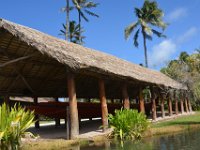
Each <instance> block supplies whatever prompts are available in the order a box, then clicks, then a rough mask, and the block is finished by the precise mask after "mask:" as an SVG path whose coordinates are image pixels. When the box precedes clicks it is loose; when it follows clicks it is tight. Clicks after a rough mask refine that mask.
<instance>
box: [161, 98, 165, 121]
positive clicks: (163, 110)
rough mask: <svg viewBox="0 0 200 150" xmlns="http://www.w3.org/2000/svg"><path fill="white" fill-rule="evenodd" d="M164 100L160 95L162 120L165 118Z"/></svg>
mask: <svg viewBox="0 0 200 150" xmlns="http://www.w3.org/2000/svg"><path fill="white" fill-rule="evenodd" d="M164 103H165V98H164V95H161V113H162V118H165V106H164Z"/></svg>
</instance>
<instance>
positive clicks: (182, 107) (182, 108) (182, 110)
mask: <svg viewBox="0 0 200 150" xmlns="http://www.w3.org/2000/svg"><path fill="white" fill-rule="evenodd" d="M180 102H181V114H183V113H184V106H183V98H182V97H181V100H180Z"/></svg>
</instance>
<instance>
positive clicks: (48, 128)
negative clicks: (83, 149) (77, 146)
mask: <svg viewBox="0 0 200 150" xmlns="http://www.w3.org/2000/svg"><path fill="white" fill-rule="evenodd" d="M101 123H102V122H101V119H98V120H87V121H81V123H80V136H79V138H86V137H87V138H88V137H90V136H91V137H92V136H95V135H101V134H105V133H103V132H102V129H101V128H100V126H101ZM29 131H30V132H31V133H33V134H34V135H39V138H41V139H66V135H67V133H66V128H65V125H64V123H61V126H58V127H55V124H52V123H50V124H48V123H47V124H42V125H41V126H40V128H39V129H36V128H35V127H31V128H30V129H29Z"/></svg>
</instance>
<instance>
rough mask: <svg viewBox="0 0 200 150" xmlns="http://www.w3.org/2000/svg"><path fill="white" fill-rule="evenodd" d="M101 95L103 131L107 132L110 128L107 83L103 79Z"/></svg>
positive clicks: (100, 82)
mask: <svg viewBox="0 0 200 150" xmlns="http://www.w3.org/2000/svg"><path fill="white" fill-rule="evenodd" d="M99 97H100V101H101V111H102V126H103V132H105V131H106V130H107V128H108V107H107V102H106V94H105V83H104V80H103V79H99Z"/></svg>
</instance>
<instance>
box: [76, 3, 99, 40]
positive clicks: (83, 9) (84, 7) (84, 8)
mask: <svg viewBox="0 0 200 150" xmlns="http://www.w3.org/2000/svg"><path fill="white" fill-rule="evenodd" d="M72 2H73V4H74V5H75V7H76V9H77V11H78V24H79V31H80V37H79V43H82V42H81V40H82V39H81V23H82V22H81V21H82V20H81V19H82V18H83V19H84V20H85V21H86V22H89V19H88V18H87V17H86V15H85V13H86V14H88V15H90V16H94V17H97V18H98V17H99V16H98V15H97V14H95V13H94V12H91V11H90V10H89V9H91V8H95V7H97V5H98V4H97V3H94V2H92V1H89V2H88V1H87V0H72Z"/></svg>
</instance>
